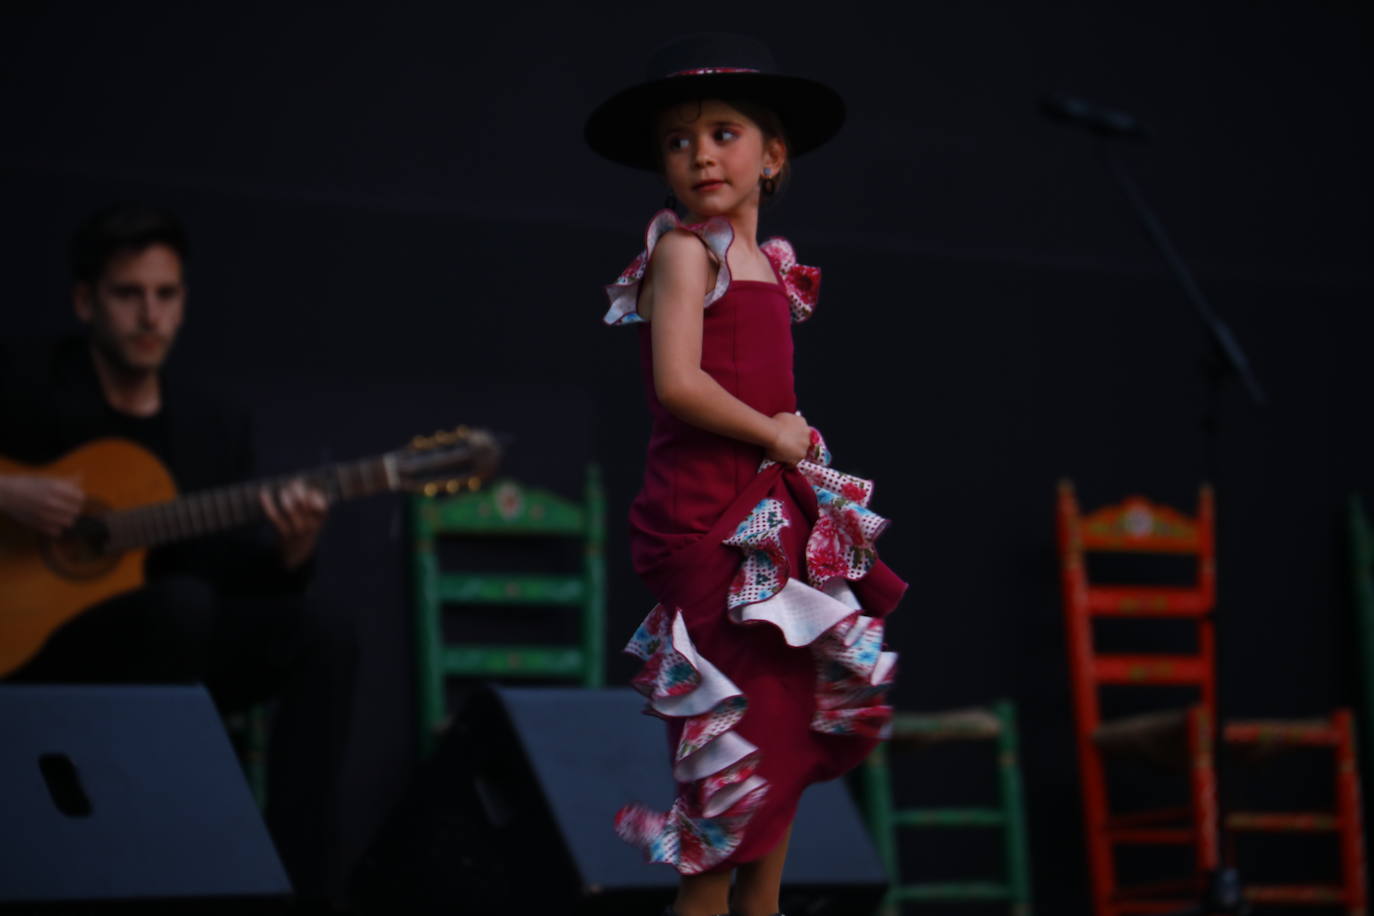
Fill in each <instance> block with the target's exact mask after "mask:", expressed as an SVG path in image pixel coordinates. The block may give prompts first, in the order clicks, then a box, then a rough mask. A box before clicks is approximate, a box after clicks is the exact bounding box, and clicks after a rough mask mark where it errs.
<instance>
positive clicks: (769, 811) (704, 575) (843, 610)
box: [606, 211, 906, 874]
mask: <svg viewBox="0 0 1374 916" xmlns="http://www.w3.org/2000/svg"><path fill="white" fill-rule="evenodd" d="M678 226H679V223H678V220H677V218H676V216H675V215H674V214H672V213H670V212H668V211H663V212H661V213H659V214H658V215H657V216H656V217H655V218H654V220H653V222H651V223H650V226H649V231H648V235H647V239H646V245H645V250H644V252H643V253H641V255H640V256H639V257H638V258H637V259H636V260H635V261H634V263H632V264H631V265H630V267H629V268H627V269H626V271H625V273H624V274H622V275H621V277H620V278H619V279H618V280H617V281H616V282H615V283H614V284H612V285H610V286H608V287H607V293H608V294H609V295H610V298H611V310H610V311H609V312H608V313H607V315H606V322H607V323H608V324H633V323H639V324H641V325H642V328H641V331H640V345H641V349H642V353H643V364H644V379H645V388H646V390H647V392H648V400H649V409H650V411H651V413H652V415H653V434H652V436H651V438H650V441H649V453H648V460H647V466H646V470H645V475H644V488H643V490H642V491H641V492H640V494H639V496H638V497H637V498H636V499H635V501H634V504H633V506H632V507H631V509H630V526H631V538H632V542H631V543H632V551H633V560H634V565H635V569H636V571H638V572H639V574H640V575H641V576H642V577H643V578H644V580H645V582H647V583H648V585H649V586H650V588H652V589H653V591H654V593H655V595H656V596H657V598H658V601H659V604H658V605H657V606H656V607H655V608H654V609H653V610H652V611H651V612H650V613H649V616H648V617H646V618H645V620H644V622H643V623H642V624H641V625H640V627H639V629H638V630H637V631H636V633H635V635H634V637H633V638H632V639H631V640H630V643H629V645H628V646H626V651H627V652H630V653H633V654H634V655H636V656H638V657H639V658H641V659H643V660H644V667H643V669H642V670H641V672H640V673H639V675H637V676H636V677H635V679H634V683H635V686H636V687H637V688H638V689H639V690H640V691H641V692H642V693H644V694H645V696H646V697H647V698H648V704H647V708H646V712H649V713H650V714H653V715H656V716H659V717H661V718H662V719H664V721H665V722H666V723H667V725H668V731H669V740H670V747H671V754H672V761H671V762H672V766H673V776H674V779H675V780H676V782H677V797H676V800H675V801H674V803H673V805H672V808H671V809H670V810H668V811H667V812H660V811H655V810H652V809H650V808H647V807H645V806H643V805H638V804H636V805H630V806H628V807H626V808H624V809H622V810H621V811H620V813H619V814H618V815H617V816H616V830H617V832H618V833H619V834H620V835H621V836H622V837H623V838H624V839H626V840H628V841H630V842H632V843H636V844H638V845H640V846H642V847H644V849H645V851H646V854H647V856H648V858H649V859H650V861H653V862H664V863H667V864H670V865H672V866H674V867H675V868H677V870H678V871H679V872H681V873H682V874H699V873H702V872H709V871H718V870H722V869H727V868H733V867H734V866H736V865H739V864H741V863H744V862H749V861H753V860H755V859H758V858H761V857H762V856H764V855H767V854H768V852H769V851H771V850H772V849H773V847H774V846H776V845H777V843H778V841H779V840H780V839H781V837H782V834H783V831H785V830H786V828H787V826H788V825H789V824H790V823H791V821H792V818H793V815H794V814H795V812H796V808H797V802H798V800H799V799H800V797H801V793H802V791H803V790H804V789H805V788H806V787H807V786H808V785H810V784H811V783H813V782H818V781H821V780H827V779H834V778H835V777H837V776H840V775H841V774H843V773H845V772H846V771H848V770H850V769H851V768H853V767H854V766H855V765H857V764H858V763H860V762H861V761H862V760H863V759H864V758H865V757H866V756H867V755H868V754H869V752H870V751H871V750H872V749H873V747H874V745H875V744H876V743H877V741H879V740H880V739H881V738H883V737H884V736H885V734H886V730H887V727H888V724H889V721H890V719H891V715H892V710H891V708H890V707H889V706H887V705H886V702H885V700H884V699H883V694H884V692H885V691H886V689H887V688H888V687H889V686H890V685H891V681H892V676H893V674H894V671H895V661H896V656H895V654H894V653H892V652H889V651H886V650H885V649H884V648H883V637H882V634H883V618H884V617H885V616H886V615H887V614H888V613H889V612H890V611H891V610H892V609H893V607H894V606H895V605H896V603H897V601H898V599H899V598H900V597H901V595H902V592H903V591H904V590H905V588H906V585H905V583H903V582H902V581H901V580H900V579H899V578H897V576H896V575H894V574H893V573H892V571H891V570H889V569H888V568H887V567H886V566H885V565H884V564H883V563H882V562H881V561H880V560H878V559H877V555H876V553H875V551H874V548H873V541H874V539H875V538H876V537H877V536H878V535H879V534H880V533H881V532H882V530H883V528H885V527H886V525H887V522H886V520H885V519H883V518H881V517H880V516H878V515H876V514H874V513H873V512H871V511H870V510H869V509H868V501H869V498H870V496H871V495H872V489H873V487H872V484H871V483H869V482H868V481H866V480H862V479H860V478H857V477H852V476H850V475H847V474H843V473H840V472H838V471H835V470H833V469H831V468H830V467H829V466H828V465H829V455H828V453H827V452H826V450H825V445H824V443H823V442H822V441H821V439H820V436H819V435H818V434H816V433H815V432H814V431H813V433H812V441H813V444H812V452H811V454H810V456H809V457H808V460H806V461H803V462H802V463H801V464H800V465H799V466H798V467H797V468H795V469H793V468H785V467H783V466H781V465H778V464H775V463H771V462H767V461H765V459H764V455H763V450H762V449H760V448H758V447H757V446H752V445H749V444H747V443H744V442H739V441H737V440H733V439H728V438H725V437H722V436H718V435H715V434H713V433H709V432H706V431H705V430H702V429H699V428H697V427H694V426H691V425H689V424H687V423H684V422H682V421H681V420H678V419H677V418H676V417H674V416H673V415H672V414H670V413H668V412H667V411H666V410H664V408H663V407H662V405H660V404H659V403H658V399H657V398H656V397H655V396H654V388H653V366H652V351H651V347H650V342H649V333H648V325H647V324H645V323H644V322H643V319H641V318H639V316H638V315H637V314H636V312H635V301H636V298H637V296H638V292H639V281H640V280H641V278H642V277H643V275H644V267H645V265H646V264H647V263H648V257H649V254H650V253H651V252H652V251H653V248H654V245H655V244H656V243H657V241H658V239H659V238H661V237H662V236H663V234H664V233H666V232H668V231H670V230H671V229H674V228H677V227H678ZM683 228H687V229H689V230H690V231H692V232H694V233H695V234H696V235H697V236H698V237H700V238H701V239H702V241H703V242H704V243H705V244H706V245H707V247H708V248H710V249H711V251H712V252H714V254H715V255H716V257H717V259H718V261H719V263H720V264H721V268H720V271H719V278H718V282H717V285H716V288H715V289H714V290H713V291H712V292H711V294H710V295H708V296H707V297H706V302H705V313H704V316H703V337H702V359H701V362H702V368H703V369H704V370H705V371H706V372H707V373H709V374H710V375H711V377H712V378H714V379H715V380H716V381H717V382H719V383H720V384H721V385H722V386H724V388H725V389H726V390H727V391H729V392H730V393H731V394H733V395H734V396H735V397H737V398H739V399H740V400H742V401H744V402H745V403H747V404H749V405H750V406H752V407H754V408H755V409H757V410H758V411H760V412H761V413H764V414H767V415H769V416H771V415H773V414H776V413H781V412H783V411H794V410H796V408H797V404H796V394H795V393H794V391H793V382H792V329H791V325H792V323H793V322H794V321H802V320H805V318H807V317H809V315H810V312H811V309H812V307H813V306H814V304H815V292H816V290H817V288H818V287H819V280H820V275H819V271H817V270H816V269H815V268H812V267H806V266H803V265H799V264H797V263H796V259H795V256H794V255H793V253H792V248H791V246H790V245H789V244H788V243H787V242H786V241H784V240H782V239H770V240H769V241H768V242H766V243H764V245H763V246H762V247H763V250H764V252H765V253H766V254H767V255H768V257H769V260H770V261H772V263H773V266H774V269H775V271H776V272H777V274H778V277H779V283H776V284H774V283H762V282H756V281H744V280H736V281H733V282H732V281H731V278H730V275H729V269H728V267H727V266H726V252H727V250H728V249H729V246H730V242H731V239H732V233H731V229H730V226H729V223H727V222H726V221H724V220H712V221H710V222H708V223H705V224H702V225H698V226H686V227H683Z"/></svg>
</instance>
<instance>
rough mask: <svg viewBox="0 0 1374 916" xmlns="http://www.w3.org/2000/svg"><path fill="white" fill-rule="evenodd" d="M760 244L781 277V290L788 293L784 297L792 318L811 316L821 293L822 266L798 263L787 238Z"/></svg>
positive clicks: (800, 318)
mask: <svg viewBox="0 0 1374 916" xmlns="http://www.w3.org/2000/svg"><path fill="white" fill-rule="evenodd" d="M759 248H760V249H761V250H762V251H763V253H764V254H766V255H767V256H768V260H769V261H771V262H772V264H773V269H774V270H776V271H777V272H778V276H779V277H781V278H782V288H783V291H784V292H786V293H787V301H788V303H790V304H791V306H792V320H793V321H796V322H802V321H805V320H806V319H808V318H810V317H811V313H812V312H814V311H815V310H816V300H817V299H818V298H819V297H820V292H821V269H820V268H819V267H808V266H807V265H805V264H798V263H797V253H796V252H795V251H793V250H792V243H791V242H789V241H787V239H784V238H777V237H775V238H771V239H769V240H768V241H766V242H764V243H763V244H762V245H760V246H759Z"/></svg>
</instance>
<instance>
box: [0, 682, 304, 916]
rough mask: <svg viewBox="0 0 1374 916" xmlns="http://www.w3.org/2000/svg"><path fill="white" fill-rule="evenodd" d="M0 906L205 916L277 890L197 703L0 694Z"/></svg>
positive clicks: (46, 689) (247, 801)
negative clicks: (203, 913)
mask: <svg viewBox="0 0 1374 916" xmlns="http://www.w3.org/2000/svg"><path fill="white" fill-rule="evenodd" d="M0 811H3V815H2V816H3V830H0V907H2V908H3V909H5V910H16V909H23V910H28V909H31V908H35V905H38V904H42V907H41V911H42V912H49V911H54V912H55V911H60V910H66V909H78V908H79V909H80V910H81V911H82V912H85V911H87V910H88V909H91V908H93V905H94V904H101V906H99V907H95V908H97V909H109V908H121V907H122V908H124V909H131V910H136V911H138V912H145V911H148V910H150V909H157V910H174V911H176V912H188V911H196V910H205V909H212V910H214V911H216V912H219V911H223V910H226V909H239V908H246V907H248V906H250V905H251V906H252V907H253V909H254V911H258V910H261V909H263V908H264V905H268V906H271V905H273V904H274V903H276V904H281V903H283V902H284V901H285V900H286V898H288V897H289V895H290V893H291V885H290V883H289V882H288V880H287V877H286V873H285V871H284V870H283V869H282V865H281V862H280V861H279V860H278V858H277V854H276V851H275V850H274V849H273V847H272V842H271V840H270V839H269V838H268V836H267V831H266V829H265V828H264V826H263V822H262V817H261V815H260V814H259V813H258V809H257V806H256V805H255V804H254V802H253V798H252V795H251V794H250V793H249V791H248V786H247V784H246V783H245V782H244V778H243V772H242V770H241V769H240V768H239V764H238V761H237V760H236V759H235V757H234V753H233V750H232V748H231V747H230V745H229V739H228V737H227V736H226V735H225V733H224V727H223V725H222V724H221V722H220V718H219V716H218V714H217V713H216V711H215V707H214V704H213V703H212V702H211V701H210V697H209V695H208V694H207V693H206V692H205V690H204V689H203V688H201V687H192V686H158V687H153V686H117V687H115V686H87V685H81V686H75V685H71V686H68V685H51V686H40V685H27V684H24V685H19V684H14V685H0Z"/></svg>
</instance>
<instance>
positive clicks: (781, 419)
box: [765, 413, 811, 466]
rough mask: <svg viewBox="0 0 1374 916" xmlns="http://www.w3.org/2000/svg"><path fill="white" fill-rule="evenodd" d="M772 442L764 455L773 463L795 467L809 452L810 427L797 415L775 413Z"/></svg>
mask: <svg viewBox="0 0 1374 916" xmlns="http://www.w3.org/2000/svg"><path fill="white" fill-rule="evenodd" d="M772 421H773V429H774V434H773V441H772V442H771V443H770V444H769V446H768V451H767V452H765V454H766V455H767V456H768V457H769V458H771V459H772V460H774V461H777V462H779V463H781V464H785V465H788V466H795V465H796V463H797V462H798V461H801V460H802V459H803V458H805V457H806V454H807V452H809V451H811V426H810V425H809V424H808V423H807V422H806V419H805V418H804V417H803V416H802V415H801V414H799V413H775V414H773V417H772Z"/></svg>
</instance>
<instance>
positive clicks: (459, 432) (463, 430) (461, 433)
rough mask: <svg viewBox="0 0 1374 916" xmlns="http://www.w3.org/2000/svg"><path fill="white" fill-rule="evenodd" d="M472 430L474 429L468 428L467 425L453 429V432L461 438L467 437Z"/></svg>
mask: <svg viewBox="0 0 1374 916" xmlns="http://www.w3.org/2000/svg"><path fill="white" fill-rule="evenodd" d="M471 432H472V430H470V429H468V428H467V427H466V426H459V427H458V428H457V429H455V430H454V431H453V434H454V435H455V436H457V437H458V438H460V439H466V438H467V437H468V434H469V433H471Z"/></svg>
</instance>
